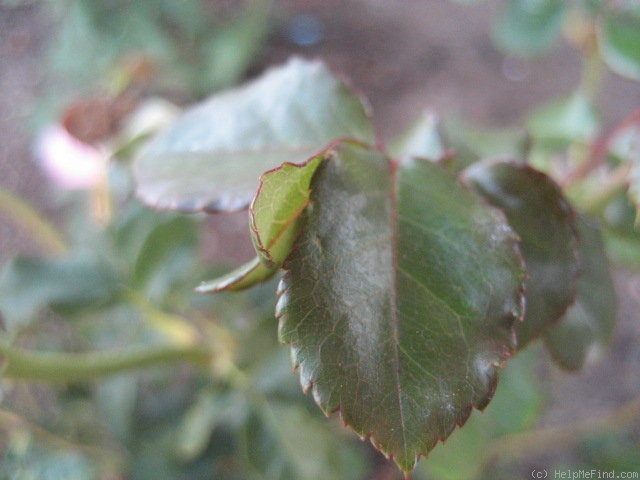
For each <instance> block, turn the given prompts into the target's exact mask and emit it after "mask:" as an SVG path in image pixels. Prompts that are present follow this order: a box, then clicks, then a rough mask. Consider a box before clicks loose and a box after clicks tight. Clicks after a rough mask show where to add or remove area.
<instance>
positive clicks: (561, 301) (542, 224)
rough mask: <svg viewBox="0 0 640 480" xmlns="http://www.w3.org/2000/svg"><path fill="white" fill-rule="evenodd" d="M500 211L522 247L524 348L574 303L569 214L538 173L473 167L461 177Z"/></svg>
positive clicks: (512, 166) (518, 167)
mask: <svg viewBox="0 0 640 480" xmlns="http://www.w3.org/2000/svg"><path fill="white" fill-rule="evenodd" d="M463 176H464V178H465V179H466V181H468V182H469V183H470V184H472V185H473V187H474V188H475V189H476V190H477V191H478V192H479V193H480V194H481V195H483V196H484V197H485V198H487V200H488V201H489V202H490V203H491V204H492V205H495V206H497V207H499V208H501V209H502V210H503V211H504V212H505V214H506V216H507V219H508V220H509V224H510V225H511V226H512V227H513V229H514V230H515V231H516V232H517V233H518V235H519V236H520V238H521V240H522V242H521V244H520V249H521V251H522V255H523V256H524V259H525V262H526V265H527V273H528V274H529V279H528V280H527V288H526V294H525V298H526V302H525V303H526V307H527V308H526V311H525V318H524V321H523V322H522V323H521V324H518V326H517V328H516V331H517V334H518V345H519V347H520V348H522V347H524V346H525V345H527V344H528V343H529V342H530V341H531V340H532V339H533V338H535V337H537V336H539V335H540V334H541V333H542V332H543V331H544V329H545V328H547V327H548V326H549V325H551V324H552V323H553V322H555V321H557V320H558V319H559V318H560V317H561V316H562V315H563V314H564V312H565V311H566V309H567V308H568V306H569V305H571V303H573V300H574V298H575V295H576V281H577V277H578V271H579V264H578V256H577V240H576V232H575V226H574V221H573V212H572V211H571V207H570V206H569V203H568V202H567V200H565V198H564V196H563V195H562V192H561V191H560V188H559V187H558V186H557V185H556V184H555V182H554V181H553V180H552V179H551V178H549V177H548V176H547V175H545V174H543V173H542V172H538V171H537V170H534V169H533V168H531V167H529V166H528V165H525V164H519V163H516V162H512V161H490V162H478V163H476V164H474V165H472V166H471V167H469V168H467V169H466V170H465V172H464V174H463Z"/></svg>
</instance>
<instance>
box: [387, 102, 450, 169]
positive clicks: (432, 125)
mask: <svg viewBox="0 0 640 480" xmlns="http://www.w3.org/2000/svg"><path fill="white" fill-rule="evenodd" d="M389 154H390V155H391V156H392V157H394V158H405V157H418V158H426V159H428V160H432V161H437V160H440V159H441V158H442V157H443V156H444V154H445V148H444V146H443V142H442V138H441V135H440V132H439V131H438V117H437V116H436V115H435V114H434V113H433V112H425V113H423V114H422V115H421V116H420V118H419V119H418V121H417V122H415V123H414V124H413V125H411V127H409V129H408V130H407V132H405V133H404V134H402V135H401V136H400V138H398V140H396V141H395V142H393V144H392V145H391V146H390V148H389Z"/></svg>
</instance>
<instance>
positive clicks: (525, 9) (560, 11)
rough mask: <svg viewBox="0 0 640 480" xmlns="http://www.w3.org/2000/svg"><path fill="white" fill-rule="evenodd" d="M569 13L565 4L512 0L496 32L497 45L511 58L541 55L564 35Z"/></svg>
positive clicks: (559, 0)
mask: <svg viewBox="0 0 640 480" xmlns="http://www.w3.org/2000/svg"><path fill="white" fill-rule="evenodd" d="M565 11H566V5H565V2H564V1H562V0H510V1H509V2H508V3H507V6H506V10H505V11H504V12H503V14H502V16H501V17H500V19H499V20H498V22H497V23H496V26H495V28H494V31H493V38H494V41H495V42H496V44H497V45H498V46H499V47H500V48H501V49H502V50H504V51H505V52H507V53H508V54H511V55H517V56H522V57H535V56H538V55H541V54H543V53H545V52H546V51H548V50H549V49H550V48H551V47H552V46H553V43H554V42H555V41H556V39H557V38H558V36H559V35H560V33H561V31H562V23H563V21H564V16H565Z"/></svg>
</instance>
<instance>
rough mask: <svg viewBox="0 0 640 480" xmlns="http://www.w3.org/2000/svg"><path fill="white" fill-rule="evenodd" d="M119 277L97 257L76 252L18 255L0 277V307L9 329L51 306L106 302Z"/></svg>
mask: <svg viewBox="0 0 640 480" xmlns="http://www.w3.org/2000/svg"><path fill="white" fill-rule="evenodd" d="M118 290H119V287H118V279H117V277H116V275H115V274H114V272H112V271H111V270H110V269H109V268H108V266H107V265H105V264H104V263H103V262H102V261H100V260H98V259H97V258H96V257H94V256H92V255H89V254H83V253H75V254H74V255H71V256H69V257H66V258H64V259H54V260H45V259H35V258H17V259H15V260H13V261H12V262H11V264H10V265H9V266H8V268H7V269H6V271H5V272H4V275H3V276H2V279H1V280H0V310H1V311H2V313H3V316H4V317H5V320H6V322H7V328H8V329H9V330H10V331H11V330H14V329H15V328H18V327H19V326H20V325H23V324H25V323H26V322H29V321H31V320H33V319H34V316H35V315H36V314H37V313H38V311H39V310H40V309H41V308H43V307H45V306H50V307H52V308H54V309H59V310H63V311H65V312H70V313H71V312H73V311H76V310H78V309H82V308H88V307H90V308H97V307H101V306H104V305H107V304H108V303H110V302H111V301H113V300H114V299H115V297H116V296H117V294H118Z"/></svg>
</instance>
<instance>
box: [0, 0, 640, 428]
mask: <svg viewBox="0 0 640 480" xmlns="http://www.w3.org/2000/svg"><path fill="white" fill-rule="evenodd" d="M277 5H278V7H279V9H280V15H281V17H282V19H283V21H284V23H283V27H282V28H281V29H280V30H279V31H278V32H276V34H275V35H274V36H273V38H272V40H271V42H270V44H269V45H268V46H267V48H266V52H265V55H264V58H263V59H262V60H261V61H260V63H261V65H266V64H271V63H275V62H280V61H282V60H284V59H286V58H287V57H288V56H289V55H290V54H291V53H292V52H293V53H299V54H304V55H306V56H318V57H321V58H323V59H326V60H327V61H328V62H329V63H330V64H331V65H332V66H333V67H334V68H336V69H337V70H339V71H341V72H343V73H344V74H345V75H346V76H347V77H348V78H350V79H351V81H352V84H353V85H354V86H356V87H357V88H358V89H359V90H360V91H362V93H363V94H364V95H366V96H367V97H368V98H369V99H370V101H371V104H372V106H373V109H374V112H375V118H376V120H377V123H378V125H379V127H380V129H381V131H382V134H383V137H384V138H386V139H388V138H390V137H391V136H392V135H393V134H396V133H398V132H399V131H400V130H401V129H402V127H403V126H405V125H406V124H407V123H409V122H410V120H411V119H412V118H413V117H415V116H416V115H418V114H419V113H420V112H421V110H422V109H424V108H426V107H430V108H433V109H435V110H436V111H438V112H442V114H443V115H450V114H451V113H459V114H460V115H461V116H462V117H463V118H467V119H469V120H471V121H473V122H475V123H478V124H482V125H512V124H515V123H517V122H518V121H519V120H520V118H521V116H522V115H523V114H524V113H525V112H526V111H527V110H528V109H530V108H531V107H532V106H534V105H538V104H540V103H541V102H542V101H544V100H546V99H550V98H553V97H555V96H558V95H561V94H563V93H568V92H570V91H571V90H572V88H573V87H574V86H575V84H576V83H577V81H578V79H579V75H580V65H579V59H578V56H577V55H576V54H575V52H574V51H573V50H572V49H571V48H570V47H568V46H563V47H562V48H560V49H559V50H558V51H557V52H556V53H555V54H554V55H553V56H550V57H546V58H544V59H542V60H540V61H536V62H532V63H515V64H514V63H513V62H512V61H510V60H507V59H505V58H504V57H503V56H502V54H500V53H499V52H497V51H496V50H495V48H494V47H493V46H492V44H491V41H490V39H489V37H488V34H487V32H488V30H489V27H488V26H489V23H490V19H491V18H492V16H493V15H494V14H495V7H494V6H486V5H485V6H479V7H471V6H462V5H458V4H455V3H453V2H451V1H447V0H431V1H417V0H405V1H402V2H390V1H385V0H355V1H350V2H339V1H336V0H331V1H329V0H305V1H293V0H288V1H279V2H277ZM490 5H493V4H490ZM298 14H313V15H314V16H315V17H316V18H317V19H319V20H320V21H321V24H322V28H323V30H322V35H323V36H322V39H321V40H320V41H319V42H318V43H317V44H315V45H313V46H310V47H300V46H296V45H295V44H294V43H293V42H292V41H291V40H290V35H289V33H288V30H287V25H290V23H288V21H289V19H291V18H292V17H294V16H295V15H298ZM51 31H52V26H51V25H50V22H49V21H48V20H47V19H46V18H44V17H43V16H42V15H41V14H40V13H39V9H38V7H37V6H27V7H21V8H8V7H0V184H2V185H3V186H5V187H7V188H9V189H11V190H12V191H15V192H17V193H20V194H23V195H25V196H27V197H28V198H30V199H31V200H32V201H34V202H35V203H36V205H38V206H39V207H40V208H41V209H42V210H43V211H45V212H53V211H54V210H55V209H54V208H52V207H51V206H50V205H47V203H46V202H47V200H46V199H47V194H46V191H47V186H46V182H45V180H44V179H43V178H42V176H41V175H40V174H39V172H38V171H37V170H36V169H35V168H34V164H33V161H32V158H31V153H30V152H31V147H30V142H31V139H32V132H31V131H30V129H29V120H30V118H31V115H32V112H33V111H34V109H35V107H36V105H37V102H38V99H39V97H40V95H42V93H43V92H44V91H45V89H46V88H47V85H48V83H47V80H48V76H47V75H48V74H47V71H46V67H45V65H44V63H43V55H44V52H45V49H46V46H47V40H48V38H49V35H50V33H51ZM505 62H506V63H505ZM514 68H515V69H516V71H517V72H518V74H517V75H515V76H516V77H518V78H517V80H510V79H509V78H507V76H506V75H505V72H507V74H509V71H511V72H513V69H514ZM258 69H259V67H256V71H257V70H258ZM505 69H506V70H505ZM509 75H510V76H511V77H512V78H514V75H513V73H511V74H509ZM606 85H607V86H606V89H605V93H604V95H603V97H602V104H601V105H600V106H601V108H602V111H603V115H604V118H605V121H606V122H607V123H608V124H611V123H613V122H614V121H615V120H616V119H620V118H622V117H624V116H625V115H626V114H628V113H629V112H630V111H631V110H632V109H633V106H634V105H636V106H637V105H639V104H640V88H638V84H637V83H635V84H634V83H632V82H629V81H624V80H622V79H620V78H618V77H615V76H613V75H609V76H608V78H607V79H606ZM234 218H235V221H234V226H233V227H232V231H231V232H230V234H231V235H233V234H235V233H237V234H238V235H241V236H242V238H244V236H245V234H246V231H245V230H246V227H245V222H246V219H245V216H244V215H238V216H236V217H234ZM212 225H213V229H217V227H218V223H217V220H212ZM216 242H217V243H216ZM223 242H224V239H221V238H220V237H214V238H213V239H212V244H213V245H221V243H223ZM247 248H248V243H246V244H244V246H243V247H242V248H240V249H239V250H238V251H236V252H235V254H234V255H233V258H234V261H235V260H236V259H237V260H238V261H240V260H242V259H243V257H246V256H248V253H247V250H246V249H247ZM18 252H23V253H24V252H37V245H36V244H35V242H33V241H32V239H30V238H28V237H27V236H25V235H24V234H22V233H20V232H18V231H16V230H15V229H14V228H13V227H12V225H11V224H10V223H9V222H7V221H6V219H3V218H2V217H1V216H0V264H2V263H3V262H4V261H6V260H7V259H8V258H9V257H11V256H12V255H14V254H16V253H18ZM617 285H618V290H619V292H620V298H621V299H622V302H621V307H620V310H621V313H620V323H619V327H618V330H617V332H616V336H615V341H614V343H613V345H612V349H611V351H610V352H608V354H607V356H606V357H605V358H604V359H603V361H601V362H600V363H598V364H596V365H592V366H589V367H587V368H585V369H584V371H582V372H580V373H577V374H567V373H564V372H560V371H559V370H557V369H556V368H555V367H550V368H549V369H545V370H544V373H543V375H545V381H546V382H547V383H548V385H549V395H550V399H549V408H548V413H547V415H546V417H545V418H544V419H543V420H542V423H543V425H555V424H559V423H565V422H568V421H572V420H575V419H580V418H587V417H589V416H594V415H597V414H599V413H600V412H603V411H607V410H609V409H612V408H615V407H617V406H619V405H621V404H622V403H624V402H626V401H629V400H630V399H631V398H633V397H634V396H636V395H637V394H638V386H639V385H640V322H638V318H637V311H638V306H639V305H640V279H639V278H638V277H637V276H634V275H631V274H628V273H619V274H618V275H617Z"/></svg>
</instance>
